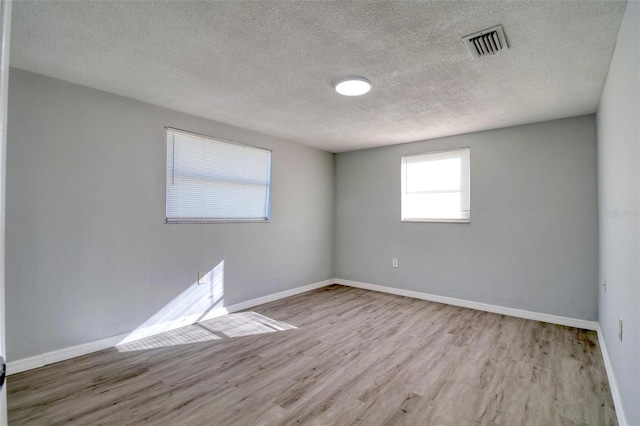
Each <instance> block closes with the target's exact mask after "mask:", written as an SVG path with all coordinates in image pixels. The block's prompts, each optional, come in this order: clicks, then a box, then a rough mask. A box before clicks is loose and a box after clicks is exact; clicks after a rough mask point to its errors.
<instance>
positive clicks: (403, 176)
mask: <svg viewBox="0 0 640 426" xmlns="http://www.w3.org/2000/svg"><path fill="white" fill-rule="evenodd" d="M462 150H467V152H468V154H469V181H468V192H469V217H467V218H460V219H449V218H405V217H404V214H403V207H404V197H405V193H406V187H407V176H406V162H405V159H407V158H410V157H421V156H425V155H431V154H440V153H445V152H451V151H462ZM461 173H462V170H461ZM461 177H462V176H461ZM465 186H466V185H465V180H464V179H462V178H461V180H460V193H463V191H464V188H465ZM436 192H438V191H433V193H436ZM400 222H402V223H471V147H469V146H461V147H456V148H449V149H441V150H438V151H427V152H419V153H415V154H407V155H403V156H402V157H401V158H400Z"/></svg>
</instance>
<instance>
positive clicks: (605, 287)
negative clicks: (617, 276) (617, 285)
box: [602, 280, 607, 293]
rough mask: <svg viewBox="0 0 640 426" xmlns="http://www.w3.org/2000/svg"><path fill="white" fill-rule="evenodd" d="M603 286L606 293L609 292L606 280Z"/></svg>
mask: <svg viewBox="0 0 640 426" xmlns="http://www.w3.org/2000/svg"><path fill="white" fill-rule="evenodd" d="M602 286H603V287H604V292H605V293H606V292H607V280H604V282H603V283H602Z"/></svg>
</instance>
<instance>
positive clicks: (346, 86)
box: [336, 77, 371, 96]
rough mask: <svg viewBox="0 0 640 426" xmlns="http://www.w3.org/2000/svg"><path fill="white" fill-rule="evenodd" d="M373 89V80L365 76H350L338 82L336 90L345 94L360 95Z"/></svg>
mask: <svg viewBox="0 0 640 426" xmlns="http://www.w3.org/2000/svg"><path fill="white" fill-rule="evenodd" d="M369 90H371V82H370V81H369V80H367V79H366V78H364V77H349V78H345V79H343V80H340V81H338V82H337V83H336V92H338V93H340V94H341V95H344V96H360V95H364V94H365V93H367V92H368V91H369Z"/></svg>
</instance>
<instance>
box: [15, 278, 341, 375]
mask: <svg viewBox="0 0 640 426" xmlns="http://www.w3.org/2000/svg"><path fill="white" fill-rule="evenodd" d="M333 283H334V280H333V279H330V280H325V281H320V282H317V283H313V284H309V285H305V286H301V287H296V288H292V289H291V290H285V291H281V292H280V293H275V294H270V295H267V296H262V297H258V298H256V299H251V300H247V301H245V302H240V303H236V304H235V305H230V306H226V307H224V308H219V309H215V310H214V311H212V312H209V313H208V314H207V317H206V319H209V318H213V317H217V316H220V315H225V314H228V313H232V312H238V311H242V310H244V309H249V308H253V307H254V306H258V305H262V304H264V303H269V302H273V301H275V300H279V299H284V298H285V297H290V296H295V295H296V294H300V293H306V292H307V291H311V290H315V289H318V288H322V287H325V286H328V285H331V284H333ZM128 335H129V333H123V334H119V335H117V336H112V337H107V338H106V339H101V340H96V341H93V342H89V343H84V344H81V345H77V346H72V347H69V348H64V349H58V350H56V351H51V352H47V353H44V354H41V355H36V356H32V357H29V358H23V359H18V360H15V361H9V362H8V363H7V374H8V375H11V374H17V373H21V372H23V371H27V370H32V369H34V368H39V367H43V366H45V365H49V364H53V363H55V362H60V361H64V360H67V359H71V358H75V357H78V356H82V355H86V354H90V353H92V352H98V351H101V350H103V349H108V348H111V347H114V346H116V345H117V344H118V343H120V342H121V341H123V340H124V339H125V338H126V337H127V336H128Z"/></svg>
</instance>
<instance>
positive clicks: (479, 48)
mask: <svg viewBox="0 0 640 426" xmlns="http://www.w3.org/2000/svg"><path fill="white" fill-rule="evenodd" d="M462 41H464V44H466V45H467V49H469V53H471V56H473V57H474V58H481V57H483V56H489V55H494V54H496V53H498V52H499V51H501V50H505V49H508V48H509V46H507V39H506V38H505V37H504V30H503V29H502V25H496V26H495V27H492V28H487V29H486V30H482V31H480V32H478V33H474V34H469V35H468V36H466V37H462Z"/></svg>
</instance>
